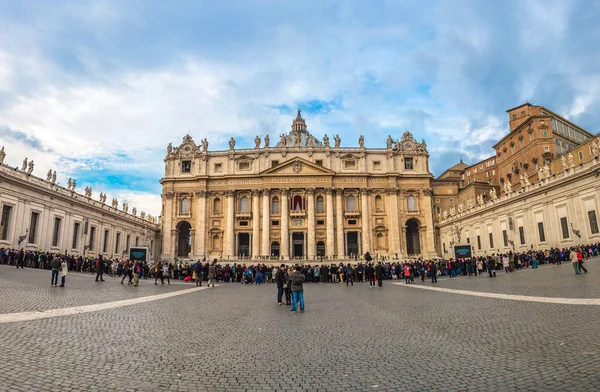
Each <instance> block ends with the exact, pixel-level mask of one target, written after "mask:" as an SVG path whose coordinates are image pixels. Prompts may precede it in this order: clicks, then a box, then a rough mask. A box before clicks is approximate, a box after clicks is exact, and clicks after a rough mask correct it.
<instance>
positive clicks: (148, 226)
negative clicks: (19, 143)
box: [0, 165, 160, 260]
mask: <svg viewBox="0 0 600 392" xmlns="http://www.w3.org/2000/svg"><path fill="white" fill-rule="evenodd" d="M5 206H6V207H10V215H9V219H8V225H7V227H6V228H4V227H2V228H1V229H6V234H7V235H6V238H4V239H2V238H0V247H5V248H6V247H8V248H23V249H25V250H36V249H37V250H42V251H48V252H60V253H63V254H65V253H66V254H69V255H74V256H80V255H81V256H97V255H98V254H102V255H103V256H104V257H111V258H112V257H119V258H123V257H124V256H125V255H127V253H128V250H129V249H128V246H127V237H129V247H133V246H136V240H137V244H138V245H139V246H142V245H144V244H145V242H146V241H145V239H146V238H147V240H148V244H147V245H149V248H150V258H151V260H155V259H158V258H159V257H160V229H159V226H158V224H155V223H151V222H149V221H148V220H147V219H142V218H141V217H140V216H134V215H132V214H131V213H130V212H124V211H122V210H118V209H116V208H113V207H112V206H109V205H106V204H104V203H101V202H100V201H98V200H94V199H92V198H88V197H86V196H85V195H82V194H80V193H78V192H76V191H72V190H69V189H66V188H64V187H62V186H59V185H56V184H52V183H51V182H49V181H45V180H43V179H41V178H39V177H36V176H34V175H27V174H26V173H24V172H21V171H15V170H14V169H13V168H10V167H8V166H5V165H0V215H2V211H4V207H5ZM32 213H37V214H39V215H38V221H37V227H36V228H34V227H31V226H32V225H31V222H32V221H31V216H32ZM56 218H58V219H60V223H59V224H58V226H57V227H58V231H57V234H58V235H57V242H56V243H55V244H53V240H54V238H53V237H54V232H55V220H56ZM76 225H79V229H78V232H77V233H75V227H76ZM86 225H87V233H86V232H85V227H86ZM92 228H93V229H94V231H95V233H94V238H93V241H92V239H91V233H92ZM105 231H108V236H107V237H106V239H107V241H106V247H105V241H104V240H105V234H104V233H105ZM0 233H2V230H0ZM31 233H33V235H30V234H31ZM117 236H119V240H118V243H117ZM20 237H23V238H22V239H21V238H20ZM20 239H21V241H20V242H19V240H20ZM90 244H91V248H89V245H90ZM73 245H75V246H73Z"/></svg>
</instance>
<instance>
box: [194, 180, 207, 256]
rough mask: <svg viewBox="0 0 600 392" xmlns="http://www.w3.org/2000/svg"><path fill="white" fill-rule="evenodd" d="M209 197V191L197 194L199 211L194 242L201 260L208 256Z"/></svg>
mask: <svg viewBox="0 0 600 392" xmlns="http://www.w3.org/2000/svg"><path fill="white" fill-rule="evenodd" d="M208 195H209V193H208V192H207V191H199V192H196V196H197V198H198V203H197V205H198V210H197V213H196V236H195V238H194V240H195V241H194V242H195V243H196V247H195V248H196V249H195V250H196V257H198V258H199V259H201V260H202V258H203V257H204V256H205V255H206V231H207V228H208V225H207V222H206V199H207V197H208Z"/></svg>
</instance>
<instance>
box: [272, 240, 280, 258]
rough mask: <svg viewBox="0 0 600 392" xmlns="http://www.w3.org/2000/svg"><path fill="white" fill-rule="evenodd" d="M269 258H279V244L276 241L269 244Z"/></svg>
mask: <svg viewBox="0 0 600 392" xmlns="http://www.w3.org/2000/svg"><path fill="white" fill-rule="evenodd" d="M271 256H274V257H279V242H277V241H275V242H272V243H271Z"/></svg>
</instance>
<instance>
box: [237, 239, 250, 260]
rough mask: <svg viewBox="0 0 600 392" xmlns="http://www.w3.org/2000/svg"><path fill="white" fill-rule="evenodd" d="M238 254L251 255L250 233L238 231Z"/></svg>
mask: <svg viewBox="0 0 600 392" xmlns="http://www.w3.org/2000/svg"><path fill="white" fill-rule="evenodd" d="M237 254H238V256H242V257H246V256H250V233H238V251H237Z"/></svg>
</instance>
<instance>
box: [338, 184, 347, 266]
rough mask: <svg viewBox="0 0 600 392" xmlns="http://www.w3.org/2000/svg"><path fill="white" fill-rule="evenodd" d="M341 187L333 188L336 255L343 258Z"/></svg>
mask: <svg viewBox="0 0 600 392" xmlns="http://www.w3.org/2000/svg"><path fill="white" fill-rule="evenodd" d="M342 192H343V190H342V189H336V190H335V215H336V216H335V219H336V221H337V224H336V230H337V257H338V259H343V258H344V256H345V254H346V248H345V247H344V211H343V208H342V206H343V204H342V203H343V201H342Z"/></svg>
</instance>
